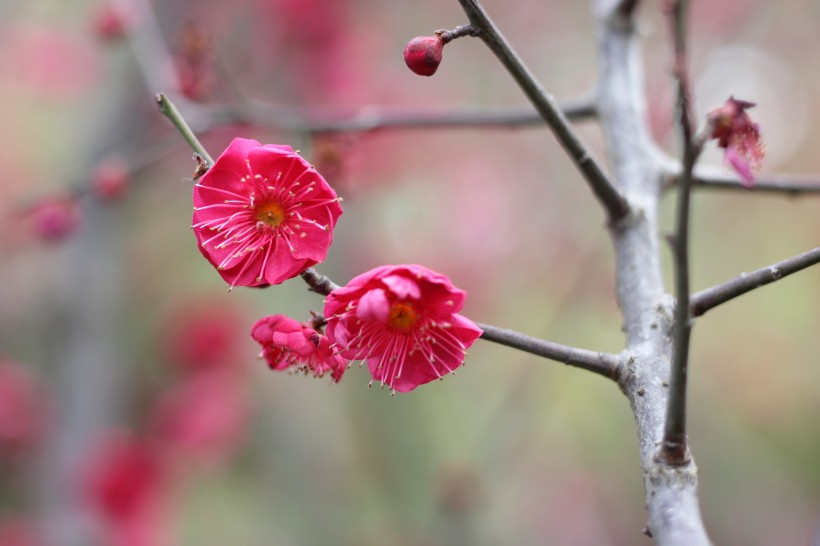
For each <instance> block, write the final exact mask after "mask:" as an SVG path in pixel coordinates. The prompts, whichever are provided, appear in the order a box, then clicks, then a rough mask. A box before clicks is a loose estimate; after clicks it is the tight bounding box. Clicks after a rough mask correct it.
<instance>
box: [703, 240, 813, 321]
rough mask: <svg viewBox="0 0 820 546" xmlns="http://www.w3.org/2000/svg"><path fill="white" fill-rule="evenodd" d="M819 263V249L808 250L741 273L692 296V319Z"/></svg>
mask: <svg viewBox="0 0 820 546" xmlns="http://www.w3.org/2000/svg"><path fill="white" fill-rule="evenodd" d="M818 263H820V247H818V248H815V249H814V250H809V251H808V252H804V253H803V254H800V255H798V256H793V257H791V258H787V259H785V260H783V261H781V262H777V263H776V264H772V265H770V266H768V267H764V268H762V269H758V270H757V271H753V272H751V273H743V274H741V275H740V276H738V277H735V278H734V279H731V280H728V281H726V282H724V283H721V284H718V285H717V286H713V287H712V288H707V289H706V290H701V291H700V292H697V293H695V294H693V295H692V298H691V301H690V309H691V310H692V316H693V317H699V316H701V315H703V314H705V313H706V312H707V311H709V310H710V309H713V308H715V307H717V306H718V305H721V304H723V303H726V302H727V301H729V300H732V299H734V298H736V297H738V296H742V295H743V294H745V293H746V292H750V291H752V290H754V289H755V288H760V287H761V286H764V285H767V284H769V283H772V282H775V281H779V280H780V279H782V278H783V277H787V276H789V275H791V274H792V273H797V272H798V271H801V270H803V269H805V268H807V267H810V266H812V265H815V264H818Z"/></svg>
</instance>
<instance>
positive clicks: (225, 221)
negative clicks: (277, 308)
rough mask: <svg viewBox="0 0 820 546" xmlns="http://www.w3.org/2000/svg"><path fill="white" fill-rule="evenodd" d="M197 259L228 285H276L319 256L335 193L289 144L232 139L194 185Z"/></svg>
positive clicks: (331, 222) (326, 242)
mask: <svg viewBox="0 0 820 546" xmlns="http://www.w3.org/2000/svg"><path fill="white" fill-rule="evenodd" d="M193 199H194V217H193V230H194V234H195V235H196V238H197V242H198V244H199V249H200V251H201V252H202V255H203V256H205V258H206V259H207V260H208V261H209V262H210V263H211V264H213V266H214V267H216V269H217V271H218V272H219V274H220V275H221V276H222V278H223V279H224V280H225V282H227V283H228V284H230V286H231V288H233V287H234V286H265V285H268V284H280V283H282V282H284V281H285V280H287V279H290V278H292V277H295V276H296V275H298V274H299V273H301V272H302V271H304V270H305V269H307V268H308V267H311V266H313V265H315V264H317V263H319V262H321V261H322V260H324V259H325V256H326V255H327V251H328V249H329V248H330V244H331V243H332V241H333V228H334V227H335V226H336V221H337V220H338V218H339V216H341V214H342V207H341V206H340V205H339V201H340V200H339V198H338V197H337V195H336V192H335V191H333V189H332V188H331V187H330V186H329V185H328V184H327V182H325V179H324V178H322V176H321V175H320V174H319V173H318V172H316V170H315V169H314V168H313V167H312V166H311V165H310V164H309V163H308V162H307V161H305V160H304V159H302V157H300V156H299V155H298V154H297V153H296V152H294V151H293V149H292V148H291V147H290V146H281V145H271V144H267V145H264V146H263V145H262V144H260V143H259V142H257V141H256V140H249V139H244V138H237V139H234V141H233V142H231V144H230V146H228V148H227V149H226V150H225V152H223V154H222V155H221V156H220V157H219V159H217V160H216V162H215V163H214V165H213V167H211V168H210V169H209V170H208V172H207V173H205V175H204V176H203V177H202V179H201V180H200V181H199V183H197V184H196V185H194V195H193Z"/></svg>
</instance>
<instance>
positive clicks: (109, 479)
mask: <svg viewBox="0 0 820 546" xmlns="http://www.w3.org/2000/svg"><path fill="white" fill-rule="evenodd" d="M86 463H87V466H86V469H85V470H86V474H85V479H84V482H83V485H84V491H85V498H86V499H87V500H88V502H89V505H90V507H91V508H92V509H93V511H94V513H95V514H96V515H97V516H98V517H99V519H100V521H101V522H102V523H103V524H104V525H105V530H106V532H107V534H108V542H106V543H108V544H115V545H117V546H158V545H162V544H165V543H166V540H165V533H166V530H165V528H164V525H163V523H164V521H163V517H164V503H165V502H166V498H167V496H168V493H169V491H168V487H169V476H168V474H167V470H166V468H165V466H164V464H163V462H162V458H161V456H160V455H159V453H158V452H157V450H156V448H155V446H154V445H153V444H151V443H150V442H148V441H147V440H146V439H145V438H143V437H140V436H135V435H133V434H132V433H130V432H126V431H114V432H111V433H109V434H108V435H106V436H105V437H104V438H103V440H102V442H101V443H100V444H99V445H98V446H97V448H96V449H95V450H94V451H93V452H92V453H91V454H90V457H89V459H88V460H87V461H86Z"/></svg>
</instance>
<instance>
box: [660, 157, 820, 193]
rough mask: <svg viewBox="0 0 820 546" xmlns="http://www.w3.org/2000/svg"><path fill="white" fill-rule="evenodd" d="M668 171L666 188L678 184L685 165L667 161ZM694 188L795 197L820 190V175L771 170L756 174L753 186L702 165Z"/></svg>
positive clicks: (696, 174) (697, 170) (697, 173)
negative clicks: (764, 173) (774, 171)
mask: <svg viewBox="0 0 820 546" xmlns="http://www.w3.org/2000/svg"><path fill="white" fill-rule="evenodd" d="M664 163H665V165H664V169H665V171H666V174H665V177H666V180H665V182H664V188H665V189H668V188H672V187H674V186H676V185H677V184H678V180H679V179H680V176H681V166H680V164H678V163H677V162H675V161H664ZM692 188H693V189H704V190H742V191H743V192H747V193H749V194H761V193H776V194H786V195H789V196H791V197H800V196H803V195H811V194H820V177H818V176H817V175H811V174H786V173H783V174H777V173H774V174H770V175H768V176H755V182H754V185H753V186H752V187H748V186H745V185H743V183H742V182H741V181H740V180H738V179H737V176H735V175H732V174H730V173H728V172H725V171H724V170H722V169H719V168H715V167H709V166H702V167H701V166H698V167H696V168H695V171H694V173H693V174H692Z"/></svg>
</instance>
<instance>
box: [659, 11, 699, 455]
mask: <svg viewBox="0 0 820 546" xmlns="http://www.w3.org/2000/svg"><path fill="white" fill-rule="evenodd" d="M687 7H688V6H687V2H686V0H676V1H674V2H673V3H672V4H671V6H670V12H669V16H670V18H671V25H672V34H673V42H674V57H675V61H674V63H675V66H674V72H675V77H676V79H677V86H678V98H677V100H678V112H679V116H680V118H679V123H680V130H681V141H682V145H683V162H682V164H683V168H682V171H681V175H680V178H679V179H678V202H677V211H676V215H677V218H676V227H675V236H674V239H673V251H674V252H673V254H674V256H673V259H674V266H675V297H676V304H675V322H674V326H673V330H672V339H673V341H672V363H671V366H670V370H669V400H668V402H667V406H666V421H665V424H664V433H663V442H662V443H661V449H660V453H659V454H660V457H661V458H662V459H663V461H664V462H666V463H669V464H675V465H681V464H685V463H687V462H688V461H689V450H688V448H687V445H686V372H687V367H688V361H689V338H690V335H691V330H692V318H691V316H690V311H689V208H690V195H691V186H692V171H693V170H694V167H695V162H696V161H697V158H698V156H699V155H700V152H701V149H702V147H703V142H704V141H705V138H704V139H701V140H700V141H699V142H695V139H694V136H693V134H694V131H693V129H692V107H691V104H690V91H689V74H688V70H687V67H686V10H687Z"/></svg>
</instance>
